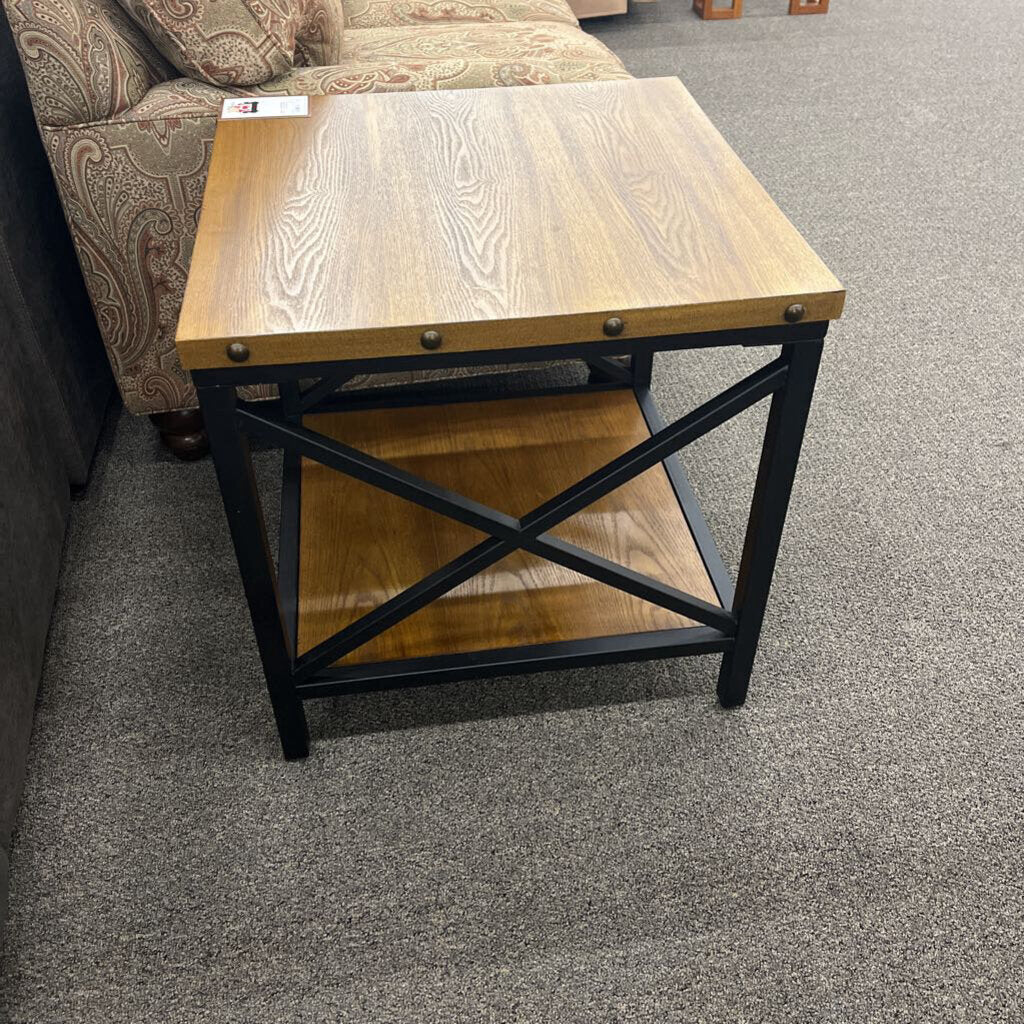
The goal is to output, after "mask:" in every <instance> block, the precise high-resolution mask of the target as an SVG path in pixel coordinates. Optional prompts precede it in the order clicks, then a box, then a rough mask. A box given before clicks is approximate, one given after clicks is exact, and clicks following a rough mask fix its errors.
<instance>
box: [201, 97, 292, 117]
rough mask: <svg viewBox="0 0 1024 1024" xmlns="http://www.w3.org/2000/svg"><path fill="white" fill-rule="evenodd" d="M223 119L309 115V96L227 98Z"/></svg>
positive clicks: (223, 109)
mask: <svg viewBox="0 0 1024 1024" xmlns="http://www.w3.org/2000/svg"><path fill="white" fill-rule="evenodd" d="M220 117H221V120H222V121H236V120H240V119H248V118H253V117H309V97H308V96H240V97H237V98H235V99H230V100H225V101H224V103H223V105H222V106H221V108H220Z"/></svg>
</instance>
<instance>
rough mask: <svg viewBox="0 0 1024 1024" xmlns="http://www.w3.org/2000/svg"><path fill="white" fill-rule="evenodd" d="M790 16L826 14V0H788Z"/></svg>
mask: <svg viewBox="0 0 1024 1024" xmlns="http://www.w3.org/2000/svg"><path fill="white" fill-rule="evenodd" d="M789 13H790V14H828V0H789Z"/></svg>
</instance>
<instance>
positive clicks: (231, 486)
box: [199, 386, 309, 760]
mask: <svg viewBox="0 0 1024 1024" xmlns="http://www.w3.org/2000/svg"><path fill="white" fill-rule="evenodd" d="M236 401H237V399H236V395H235V389H234V387H231V386H214V387H200V388H199V404H200V406H201V407H202V410H203V418H204V420H205V422H206V429H207V431H208V433H209V436H210V449H211V451H212V453H213V460H214V465H215V466H216V470H217V480H218V482H219V484H220V492H221V497H222V498H223V500H224V511H225V513H226V515H227V519H228V526H229V528H230V530H231V539H232V541H233V542H234V545H235V555H236V556H237V558H238V565H239V568H240V569H241V576H242V583H243V585H244V587H245V596H246V600H247V601H248V602H249V614H250V615H251V616H252V625H253V630H254V632H255V633H256V643H257V645H258V647H259V652H260V658H261V660H262V662H263V671H264V674H265V676H266V680H267V689H268V690H269V691H270V703H271V705H272V706H273V709H274V718H275V720H276V721H277V731H278V734H279V735H280V737H281V747H282V749H283V751H284V756H285V757H286V758H287V759H289V760H293V759H296V758H300V757H305V756H306V755H307V754H308V753H309V730H308V729H307V727H306V715H305V712H304V711H303V708H302V700H301V699H300V698H299V696H298V694H297V693H296V690H295V685H294V683H293V681H292V678H291V673H292V652H291V641H290V637H289V635H288V633H287V631H286V627H285V618H284V616H283V614H282V609H281V602H280V598H279V595H278V589H277V576H276V573H275V572H274V563H273V559H272V557H271V553H270V546H269V544H268V541H267V530H266V524H265V523H264V520H263V509H262V506H261V504H260V499H259V492H258V491H257V489H256V481H255V479H254V477H253V469H252V459H251V457H250V454H249V443H248V440H247V439H246V437H245V436H244V434H242V433H241V432H240V431H239V430H238V427H237V424H236V421H235V406H236Z"/></svg>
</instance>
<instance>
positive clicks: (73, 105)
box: [3, 0, 174, 127]
mask: <svg viewBox="0 0 1024 1024" xmlns="http://www.w3.org/2000/svg"><path fill="white" fill-rule="evenodd" d="M3 5H4V7H5V9H6V12H7V20H8V21H9V22H10V26H11V34H12V35H13V36H14V42H15V45H16V46H17V48H18V54H19V56H20V57H21V63H22V67H23V68H24V70H25V78H26V80H27V81H28V87H29V92H30V93H31V95H32V106H33V107H34V108H35V113H36V120H37V121H38V122H39V123H40V124H41V125H44V126H49V127H60V126H63V125H69V124H79V123H82V122H88V121H106V120H108V119H109V118H111V117H116V116H117V115H118V114H123V113H124V112H125V111H126V110H128V109H129V108H131V107H133V106H135V104H136V103H138V102H139V100H141V99H142V97H143V96H145V95H146V93H147V92H148V91H149V90H150V89H151V88H152V87H153V86H154V85H157V84H158V83H160V82H165V81H167V79H169V78H173V77H174V70H173V68H171V66H170V65H169V64H168V63H167V62H166V61H165V60H164V59H163V58H162V57H161V56H160V54H159V53H157V52H156V50H155V49H154V48H153V44H152V43H151V42H150V41H149V40H148V39H147V38H146V36H145V34H144V33H143V32H141V31H140V30H139V28H138V26H137V25H136V24H135V23H134V22H133V21H132V20H131V19H130V18H129V17H128V16H127V15H126V14H125V13H124V11H123V10H122V9H121V8H120V7H119V6H118V4H117V0H3Z"/></svg>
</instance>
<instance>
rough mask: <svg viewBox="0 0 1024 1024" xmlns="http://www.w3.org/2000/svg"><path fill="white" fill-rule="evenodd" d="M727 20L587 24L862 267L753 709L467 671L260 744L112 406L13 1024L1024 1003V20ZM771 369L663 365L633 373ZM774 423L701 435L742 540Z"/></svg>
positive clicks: (677, 1013) (190, 523) (576, 676)
mask: <svg viewBox="0 0 1024 1024" xmlns="http://www.w3.org/2000/svg"><path fill="white" fill-rule="evenodd" d="M746 6H747V14H746V16H745V17H744V18H743V20H742V21H740V22H736V23H730V22H718V23H715V22H700V21H698V20H697V19H696V18H695V17H693V16H692V15H691V14H690V12H689V11H688V10H687V7H688V4H687V3H685V0H661V2H660V3H658V4H655V5H650V6H644V7H638V8H637V9H636V11H635V12H634V13H633V14H631V15H630V16H628V17H623V18H617V19H609V20H605V21H602V22H597V23H590V24H589V25H588V28H589V29H590V30H591V31H593V32H594V33H595V34H596V35H598V36H600V37H601V38H602V39H603V40H605V41H606V42H607V43H608V44H609V45H610V46H612V48H613V49H615V50H616V51H617V52H618V53H619V54H620V55H621V56H622V57H623V59H624V60H625V62H626V64H627V65H628V66H629V68H630V69H631V70H632V71H633V72H635V73H636V74H638V75H644V76H653V75H679V76H680V77H681V78H682V79H683V81H684V82H685V83H686V84H687V86H688V87H689V88H690V90H691V91H692V92H693V93H694V95H695V96H696V98H697V100H698V101H699V102H700V103H701V104H702V105H703V106H704V108H705V109H706V110H707V111H708V113H709V114H710V116H711V117H712V119H713V120H714V121H715V122H716V123H717V125H718V126H719V127H720V129H721V130H722V132H723V133H724V135H725V136H726V138H727V139H728V140H729V141H730V142H731V143H732V144H733V145H734V146H735V147H736V149H737V150H738V151H739V153H740V155H741V156H742V157H743V158H744V159H745V160H746V162H747V163H748V164H749V166H750V167H751V168H752V170H753V171H754V172H755V174H756V175H757V176H758V177H759V178H760V179H761V181H762V182H763V183H764V184H765V185H766V186H767V188H768V190H769V191H770V192H771V193H772V194H773V195H774V196H775V198H776V199H777V201H778V202H779V204H780V205H781V206H782V208H783V209H784V210H785V211H786V212H787V213H788V214H789V216H790V217H791V219H792V220H793V221H794V222H795V223H796V225H797V226H798V227H799V228H800V229H801V230H802V231H803V232H804V233H805V234H806V235H807V237H808V238H809V240H810V241H811V243H812V244H813V245H814V246H815V247H816V248H817V249H818V251H819V252H820V253H821V254H822V255H823V257H824V258H825V259H826V261H827V262H828V263H829V264H830V265H831V266H832V268H833V269H834V270H835V271H836V273H837V274H838V276H839V277H840V278H841V280H843V282H844V283H845V284H846V286H847V287H848V289H849V293H850V298H849V304H848V307H847V313H846V316H845V317H844V319H843V320H842V321H841V323H839V324H838V325H837V326H836V328H835V329H834V330H833V332H832V333H831V334H830V337H829V342H828V344H827V352H826V356H825V359H824V363H823V368H822V375H821V381H820V385H819V388H818V392H817V397H816V403H815V408H814V412H813V416H812V419H811V424H810V429H809V433H808V437H807V442H806V447H805V453H804V456H803V460H802V463H801V470H800V474H799V479H798V482H797V485H796V491H795V495H794V506H793V509H792V512H791V515H790V518H789V522H788V525H787V528H786V536H785V542H784V544H783V549H782V553H781V558H780V564H779V573H778V577H777V582H776V585H775V589H774V592H773V598H772V602H771V606H770V610H769V614H768V618H767V621H766V624H765V634H764V640H763V643H762V648H761V653H760V657H759V660H758V663H757V668H756V673H755V679H754V683H753V688H752V694H751V699H750V701H749V702H748V704H747V706H746V707H745V708H744V709H742V710H741V711H738V712H723V711H721V710H719V709H718V707H717V705H716V703H715V699H714V693H713V691H714V680H715V673H716V669H717V659H715V658H703V659H701V658H698V659H691V660H687V661H678V662H671V663H669V662H656V663H649V664H642V665H636V666H627V667H616V668H600V669H593V670H586V671H576V672H572V673H556V674H551V675H544V676H535V677H527V678H519V679H516V680H514V681H512V680H496V681H493V682H486V683H464V684H457V685H451V686H448V687H434V688H429V689H424V690H417V691H411V692H396V693H390V694H386V695H376V696H366V697H359V698H349V699H343V700H341V699H340V700H335V701H327V702H322V703H317V704H314V705H311V706H310V712H311V728H312V733H313V737H314V750H313V756H312V757H311V758H310V759H309V760H308V761H306V762H304V763H300V764H286V763H284V762H282V761H281V759H280V757H279V753H278V747H277V741H276V736H275V734H274V732H273V725H272V720H271V716H270V713H269V709H268V706H267V702H266V700H265V697H264V691H263V686H262V683H261V681H260V674H259V667H258V663H257V658H256V652H255V649H254V645H253V643H252V638H251V633H250V631H249V627H248V624H247V619H246V613H245V608H244V605H243V600H242V594H241V589H240V587H239V584H238V579H237V575H236V570H235V567H234V565H233V562H232V557H231V553H230V550H229V546H228V537H227V531H226V529H225V525H224V521H223V514H222V511H221V508H220V505H219V499H218V496H217V491H216V487H215V482H214V475H213V468H212V466H211V465H210V463H209V462H208V461H206V462H202V463H199V464H195V465H185V464H182V463H178V462H175V461H173V460H172V459H170V458H169V457H167V456H166V455H164V454H163V453H162V452H161V451H160V449H159V448H158V446H157V444H156V441H155V435H154V432H153V430H152V427H151V426H150V424H149V423H148V422H146V421H145V420H138V419H133V418H131V417H129V416H127V415H117V414H116V413H115V414H113V415H112V417H111V420H110V423H109V425H108V428H107V431H106V434H105V437H104V441H103V445H102V449H101V451H100V454H99V456H98V459H97V463H96V467H95V473H94V477H93V479H92V482H91V484H90V486H89V488H88V490H87V492H86V493H85V494H84V495H83V496H82V497H81V499H80V500H79V501H78V502H77V503H76V505H75V507H74V512H73V516H72V520H71V525H70V532H69V535H68V540H67V552H66V562H65V567H64V572H63V576H62V579H61V585H60V594H59V600H58V604H57V609H56V614H55V616H54V620H53V626H52V631H51V636H50V642H49V652H48V657H47V662H46V669H45V677H44V679H43V683H42V688H41V693H40V698H39V706H38V714H37V719H36V725H35V732H34V736H33V741H32V750H31V763H30V765H29V769H28V781H27V788H26V791H25V796H24V801H23V805H22V810H21V817H20V821H19V824H18V828H17V834H16V840H15V847H14V850H13V857H12V860H13V877H12V908H11V918H10V922H9V928H8V932H7V936H6V943H5V951H4V953H3V955H2V966H0V971H2V975H0V977H2V995H0V1019H2V1020H5V1021H8V1022H11V1024H14V1022H18V1024H21V1022H26V1024H27V1022H31V1024H51V1022H52V1024H72V1022H89V1024H93V1022H96V1024H100V1022H102V1024H118V1022H138V1021H147V1022H148V1021H154V1022H162V1024H163V1022H172V1024H176V1022H193V1021H214V1022H239V1024H241V1022H252V1024H264V1022H272V1021H273V1022H309V1021H317V1022H318V1021H324V1022H326V1021H331V1022H340V1021H353V1022H360V1024H365V1022H368V1021H383V1022H394V1024H400V1022H410V1024H412V1022H415V1024H431V1022H444V1024H452V1022H474V1024H478V1022H481V1021H495V1022H510V1021H523V1022H560V1024H563V1022H564V1024H575V1022H580V1024H584V1022H585V1024H597V1022H612V1021H614V1022H632V1021H642V1022H662V1021H672V1022H675V1021H678V1022H723V1024H725V1022H758V1024H761V1022H771V1024H774V1022H784V1021H785V1022H847V1021H851V1022H852V1021H856V1022H858V1024H872V1022H889V1021H892V1022H896V1021H899V1022H952V1021H971V1022H978V1021H998V1022H1012V1021H1019V1020H1021V1019H1022V1012H1024V1011H1022V998H1024V963H1022V953H1021V948H1022V937H1024V890H1022V885H1024V882H1022V880H1024V843H1022V839H1024V827H1022V820H1024V816H1022V802H1024V801H1022V798H1024V771H1022V769H1024V697H1022V689H1024V668H1022V665H1021V654H1020V649H1021V642H1020V638H1021V625H1020V605H1021V597H1022V592H1024V582H1022V562H1024V540H1022V536H1021V532H1022V531H1021V524H1022V519H1024V485H1022V480H1024V355H1022V337H1021V318H1020V311H1019V304H1020V301H1021V295H1022V291H1024V270H1022V252H1024V202H1022V189H1021V183H1022V181H1024V146H1022V139H1021V124H1022V122H1024V76H1022V52H1024V48H1022V46H1021V39H1022V37H1024V5H1022V4H1021V3H1020V2H1019V0H987V2H986V3H985V4H977V5H976V4H969V3H963V2H962V0H929V2H928V3H893V2H891V0H834V3H833V4H832V7H833V10H832V12H831V13H830V14H828V15H827V16H825V17H805V18H789V17H787V16H786V15H785V12H784V8H785V6H786V5H785V3H784V0H747V4H746ZM757 362H758V359H757V355H756V353H747V354H745V355H744V356H743V357H742V358H741V359H739V360H737V358H736V354H735V353H717V354H710V355H702V356H691V355H678V356H672V357H670V358H668V357H666V358H661V359H659V360H658V362H657V365H656V368H655V378H656V392H657V394H658V396H659V398H660V400H661V402H662V404H663V406H664V408H665V410H666V411H667V412H669V413H679V412H682V411H683V410H684V409H685V408H687V407H689V406H691V405H692V404H693V403H694V402H696V401H697V400H699V399H700V398H701V397H702V396H704V395H706V394H709V393H711V392H712V391H713V390H715V389H716V388H717V386H718V385H719V383H720V382H721V381H731V380H733V379H735V378H736V377H738V376H739V375H740V374H741V373H742V372H744V371H745V370H746V369H748V368H752V367H753V366H755V365H756V364H757ZM763 422H764V421H763V413H762V412H761V411H760V410H757V411H751V412H750V413H747V414H744V416H743V417H742V418H740V419H738V420H736V421H734V422H733V423H731V424H729V425H728V426H727V427H726V428H723V429H722V430H720V431H717V432H715V433H714V434H713V435H711V436H710V437H708V438H707V439H705V440H704V441H703V442H701V444H700V445H698V446H697V447H695V448H694V449H693V451H692V453H691V454H690V456H689V457H688V467H689V469H690V472H691V476H692V478H693V480H694V484H695V486H696V488H697V490H698V492H699V493H700V495H701V497H702V499H703V500H704V502H705V504H706V508H707V510H708V515H709V518H710V520H711V522H712V525H713V527H714V529H715V531H716V533H717V534H718V535H719V536H720V538H721V542H722V546H723V548H724V551H725V553H726V555H727V557H728V558H729V559H731V560H732V561H733V562H735V560H736V556H737V548H738V541H739V537H740V532H741V529H742V525H743V522H742V514H741V510H742V509H743V508H745V502H746V501H747V499H748V498H749V494H750V488H751V482H752V478H753V469H754V456H755V450H756V445H757V435H758V432H759V430H760V429H761V428H762V426H763ZM258 461H259V465H260V471H261V473H265V474H267V475H268V479H269V477H270V475H272V474H273V472H274V468H275V456H274V454H273V453H271V452H263V453H260V454H259V456H258Z"/></svg>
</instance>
